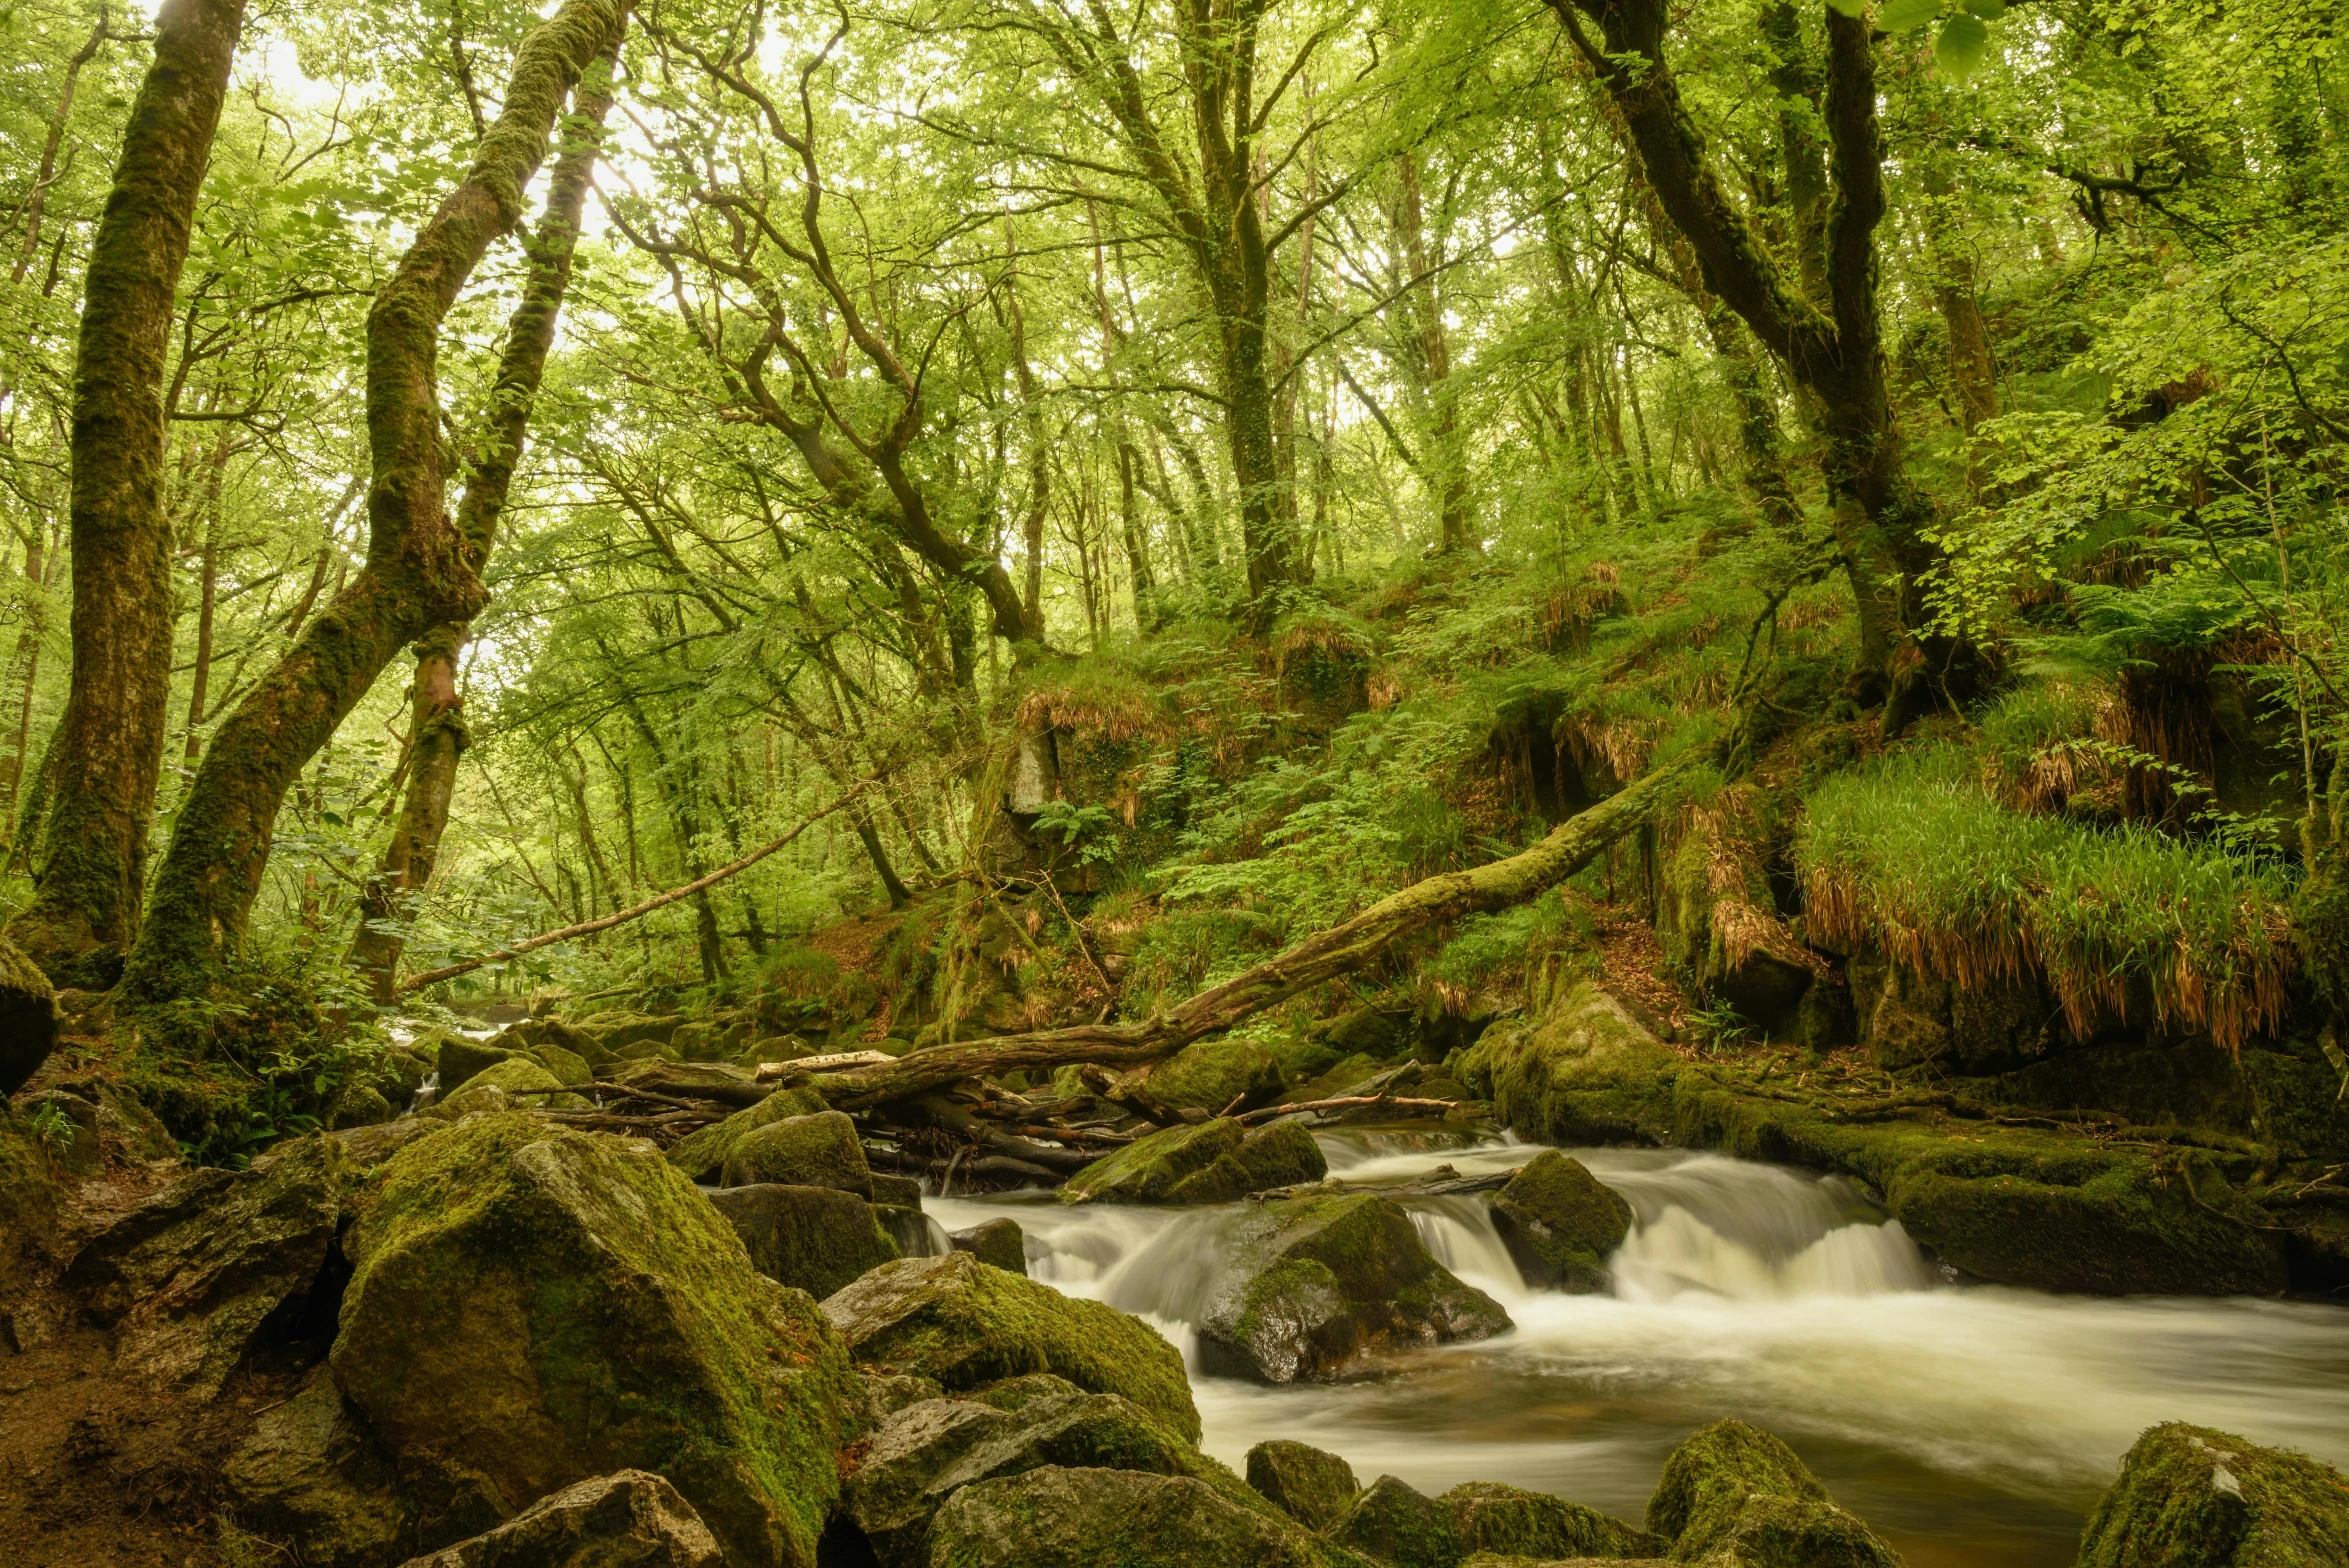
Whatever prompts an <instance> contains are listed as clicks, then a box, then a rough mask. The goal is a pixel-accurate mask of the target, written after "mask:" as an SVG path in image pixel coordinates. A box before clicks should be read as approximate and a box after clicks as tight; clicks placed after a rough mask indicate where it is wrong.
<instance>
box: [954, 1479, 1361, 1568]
mask: <svg viewBox="0 0 2349 1568" xmlns="http://www.w3.org/2000/svg"><path fill="white" fill-rule="evenodd" d="M1334 1561H1335V1559H1333V1557H1332V1556H1331V1554H1329V1553H1328V1552H1326V1551H1325V1550H1324V1549H1323V1548H1322V1546H1321V1544H1320V1543H1319V1542H1317V1541H1315V1540H1314V1539H1313V1538H1312V1537H1311V1536H1310V1535H1307V1534H1306V1533H1305V1532H1304V1531H1302V1530H1300V1529H1298V1528H1297V1527H1296V1526H1295V1525H1293V1524H1290V1523H1289V1522H1288V1521H1286V1520H1282V1519H1279V1518H1278V1517H1277V1516H1273V1517H1267V1515H1266V1514H1262V1513H1257V1512H1255V1511H1253V1510H1251V1509H1249V1508H1247V1507H1246V1506H1244V1505H1242V1504H1240V1503H1237V1502H1234V1501H1232V1500H1231V1499H1230V1498H1228V1497H1226V1496H1225V1495H1224V1494H1223V1493H1221V1492H1219V1491H1218V1490H1217V1489H1216V1488H1214V1487H1212V1486H1210V1485H1208V1484H1207V1483H1206V1482H1204V1481H1199V1480H1195V1479H1193V1478H1192V1477H1190V1476H1169V1475H1151V1474H1145V1473H1141V1472H1137V1471H1131V1470H1090V1469H1060V1468H1053V1469H1043V1470H1031V1471H1029V1472H1027V1473H1026V1474H1024V1475H1017V1476H1007V1477H1003V1478H1001V1479H997V1480H992V1481H981V1482H978V1483H977V1484H975V1485H972V1486H968V1487H965V1488H963V1489H962V1490H961V1491H959V1492H957V1493H956V1494H955V1495H954V1496H953V1498H952V1499H950V1500H949V1501H948V1502H947V1504H946V1506H945V1507H943V1508H941V1509H940V1510H939V1511H938V1517H937V1519H936V1520H935V1521H934V1522H933V1524H932V1526H931V1548H930V1564H931V1568H1102V1565H1104V1564H1110V1563H1115V1564H1117V1565H1118V1568H1328V1565H1332V1564H1333V1563H1334Z"/></svg>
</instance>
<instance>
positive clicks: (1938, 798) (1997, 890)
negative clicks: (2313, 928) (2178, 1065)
mask: <svg viewBox="0 0 2349 1568" xmlns="http://www.w3.org/2000/svg"><path fill="white" fill-rule="evenodd" d="M1795 862H1796V868H1797V870H1798V872H1799V874H1800V876H1801V878H1802V881H1803V888H1804V904H1805V914H1804V918H1805V921H1806V923H1807V927H1808V931H1809V934H1810V935H1811V937H1812V938H1813V939H1814V940H1822V941H1826V942H1829V943H1839V944H1844V945H1847V946H1848V945H1857V944H1861V943H1872V944H1875V945H1877V946H1880V947H1881V948H1883V949H1884V950H1885V951H1886V952H1888V953H1889V954H1890V955H1891V956H1892V957H1894V958H1895V959H1897V960H1898V961H1899V962H1901V963H1903V964H1905V965H1907V966H1909V967H1910V968H1912V969H1914V970H1916V971H1919V972H1921V973H1925V974H1930V975H1935V976H1938V977H1941V978H1944V979H1947V980H1950V981H1953V982H1955V983H1957V984H1959V985H1965V986H1973V985H1980V984H1985V983H1989V982H1994V981H2001V980H2004V981H2014V980H2022V979H2039V980H2043V981H2045V982H2046V983H2047V985H2048V986H2049V988H2050V989H2051V990H2052V991H2053V992H2054V993H2055V995H2056V997H2057V999H2058V1000H2059V1001H2060V1003H2061V1004H2062V1006H2063V1009H2064V1012H2065V1015H2066V1018H2067V1021H2068V1022H2069V1023H2070V1024H2071V1026H2072V1028H2073V1029H2074V1030H2075V1031H2076V1032H2080V1033H2087V1032H2089V1031H2090V1030H2091V1029H2093V1028H2094V1027H2095V1026H2096V1025H2098V1024H2099V1023H2101V1022H2106V1021H2112V1020H2121V1021H2129V1022H2151V1023H2154V1024H2157V1025H2163V1026H2168V1027H2173V1028H2187V1029H2196V1030H2202V1031H2206V1032H2208V1033H2209V1034H2210V1035H2211V1037H2212V1038H2213V1039H2215V1040H2217V1041H2218V1042H2219V1043H2220V1044H2221V1045H2223V1046H2225V1047H2227V1048H2228V1049H2229V1050H2239V1049H2240V1048H2241V1047H2242V1045H2243V1043H2244V1042H2245V1041H2246V1040H2248V1039H2250V1038H2252V1037H2253V1036H2254V1035H2257V1034H2260V1033H2264V1032H2268V1031H2272V1030H2273V1029H2274V1028H2275V1027H2276V1026H2277V1025H2278V1024H2279V1023H2280V1022H2281V1021H2282V1019H2283V1017H2284V1014H2285V1011H2286V1007H2287V1005H2288V1001H2289V997H2288V994H2287V981H2288V979H2289V976H2290V972H2291V968H2292V958H2293V949H2292V945H2291V924H2290V918H2289V914H2288V906H2289V904H2290V901H2291V898H2292V891H2293V889H2292V881H2291V878H2290V876H2289V874H2288V873H2287V872H2286V870H2285V869H2284V868H2283V867H2282V866H2281V865H2280V864H2278V863H2277V862H2275V861H2273V860H2270V859H2265V858H2261V857H2257V856H2253V855H2249V854H2245V853H2241V852H2238V851H2233V850H2229V849H2226V848H2223V847H2219V846H2216V845H2213V844H2209V843H2203V842H2195V841H2190V840H2180V839H2173V838H2167V837H2164V836H2162V835H2160V834H2158V833H2155V832H2153V831H2151V830H2149V829H2145V828H2142V827H2137V826H2133V825H2121V826H2117V827H2094V826H2088V825H2083V824H2080V823H2077V822H2073V821H2068V820H2065V819H2062V818H2058V817H2052V816H2034V815H2025V814H2023V813H2020V812H2017V811H2014V810H2011V809H2009V808H2008V807H2006V806H2005V805H2003V804H2001V803H2000V802H1999V801H1998V800H1997V799H1996V798H1995V797H1994V796H1993V795H1992V793H1991V792H1990V790H1989V789H1988V788H1986V787H1985V785H1984V784H1983V782H1982V779H1981V777H1980V772H1979V767H1978V764H1977V762H1976V761H1975V759H1974V758H1972V757H1971V756H1970V755H1969V754H1967V753H1966V752H1963V751H1961V750H1959V749H1957V748H1955V747H1952V746H1930V747H1925V748H1920V749H1918V750H1914V751H1909V752H1903V753H1900V754H1897V755H1894V756H1891V757H1888V758H1886V759H1884V760H1883V761H1881V762H1879V763H1877V764H1875V765H1874V766H1872V767H1869V768H1867V769H1864V770H1861V771H1858V772H1854V773H1851V774H1846V775H1843V776H1840V777H1836V778H1831V779H1830V780H1828V781H1827V782H1826V783H1824V784H1823V785H1821V786H1820V787H1819V788H1818V789H1817V790H1816V791H1815V792H1814V793H1813V794H1812V795H1811V797H1810V799H1809V801H1808V813H1807V818H1806V820H1805V822H1804V824H1803V826H1802V828H1801V830H1800V832H1799V834H1798V837H1797V841H1796V845H1795ZM2147 1008H2149V1009H2150V1012H2151V1015H2152V1016H2151V1018H2150V1019H2145V1018H2139V1017H2133V1016H2132V1015H2134V1014H2137V1013H2139V1012H2141V1011H2143V1010H2145V1009H2147Z"/></svg>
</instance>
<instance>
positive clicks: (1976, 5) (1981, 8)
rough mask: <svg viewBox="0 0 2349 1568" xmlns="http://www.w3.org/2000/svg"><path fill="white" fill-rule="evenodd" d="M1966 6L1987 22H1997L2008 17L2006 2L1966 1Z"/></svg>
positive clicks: (1999, 0)
mask: <svg viewBox="0 0 2349 1568" xmlns="http://www.w3.org/2000/svg"><path fill="white" fill-rule="evenodd" d="M1965 6H1966V9H1967V10H1968V11H1970V12H1972V13H1973V14H1974V15H1976V16H1978V17H1980V18H1982V20H1983V21H1985V22H1995V21H1997V20H1998V19H1999V18H2000V17H2002V16H2004V15H2006V0H1965Z"/></svg>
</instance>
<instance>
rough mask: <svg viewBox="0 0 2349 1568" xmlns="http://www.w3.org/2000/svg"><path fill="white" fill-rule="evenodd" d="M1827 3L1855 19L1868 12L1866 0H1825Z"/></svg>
mask: <svg viewBox="0 0 2349 1568" xmlns="http://www.w3.org/2000/svg"><path fill="white" fill-rule="evenodd" d="M1827 3H1828V4H1829V5H1831V6H1833V7H1835V9H1836V10H1838V11H1841V12H1842V13H1843V14H1844V15H1845V16H1848V17H1851V18H1852V19H1853V20H1855V21H1856V20H1858V19H1859V18H1860V17H1862V16H1865V15H1867V13H1868V0H1827Z"/></svg>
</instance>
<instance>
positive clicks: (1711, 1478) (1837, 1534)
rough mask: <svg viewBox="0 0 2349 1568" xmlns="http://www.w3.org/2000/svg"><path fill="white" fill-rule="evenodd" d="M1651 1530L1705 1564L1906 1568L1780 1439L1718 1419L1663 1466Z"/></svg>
mask: <svg viewBox="0 0 2349 1568" xmlns="http://www.w3.org/2000/svg"><path fill="white" fill-rule="evenodd" d="M1647 1526H1648V1529H1649V1531H1650V1532H1651V1533H1653V1534H1655V1535H1657V1536H1660V1537H1662V1538H1663V1539H1664V1540H1666V1541H1669V1542H1670V1543H1671V1557H1672V1560H1673V1561H1674V1562H1681V1563H1696V1564H1701V1565H1703V1568H1781V1565H1783V1564H1794V1563H1799V1564H1802V1565H1803V1568H1899V1565H1900V1557H1899V1555H1898V1554H1897V1553H1895V1552H1894V1551H1893V1550H1892V1548H1891V1547H1890V1546H1887V1545H1886V1544H1885V1543H1884V1542H1883V1541H1882V1540H1881V1539H1879V1538H1878V1537H1877V1535H1876V1533H1875V1532H1874V1531H1873V1530H1870V1529H1869V1528H1868V1527H1867V1526H1866V1525H1865V1524H1863V1523H1862V1522H1861V1521H1860V1520H1859V1519H1858V1518H1856V1517H1855V1516H1853V1515H1851V1514H1848V1513H1846V1512H1844V1511H1843V1510H1842V1509H1841V1508H1838V1507H1837V1506H1836V1505H1835V1500H1834V1499H1833V1498H1831V1497H1829V1496H1828V1495H1827V1488H1825V1487H1824V1486H1821V1485H1820V1484H1819V1480H1818V1477H1816V1476H1814V1475H1812V1474H1811V1472H1810V1471H1809V1470H1808V1469H1806V1468H1805V1467H1804V1465H1803V1462H1802V1461H1801V1460H1800V1459H1797V1458H1796V1457H1795V1455H1794V1450H1793V1449H1791V1448H1788V1447H1787V1446H1786V1445H1785V1444H1784V1443H1782V1442H1780V1441H1779V1440H1778V1439H1777V1438H1775V1437H1772V1436H1771V1435H1770V1434H1769V1433H1767V1432H1764V1431H1762V1430H1760V1429H1759V1428H1757V1427H1752V1426H1748V1425H1747V1424H1746V1423H1745V1422H1743V1421H1735V1420H1731V1421H1716V1422H1714V1423H1713V1424H1712V1425H1711V1426H1708V1427H1704V1428H1702V1429H1700V1430H1699V1431H1697V1432H1696V1433H1694V1434H1693V1435H1691V1436H1690V1437H1689V1439H1688V1441H1686V1442H1684V1443H1682V1444H1681V1445H1680V1446H1679V1447H1678V1448H1676V1449H1674V1450H1673V1451H1672V1454H1671V1457H1670V1458H1668V1459H1666V1460H1665V1461H1664V1473H1663V1475H1662V1477H1661V1478H1660V1479H1659V1480H1658V1481H1657V1483H1656V1495H1655V1496H1653V1497H1651V1498H1650V1499H1648V1515H1647Z"/></svg>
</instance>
